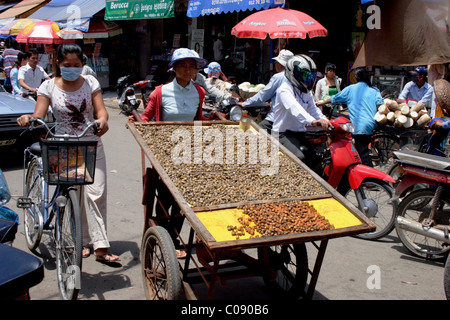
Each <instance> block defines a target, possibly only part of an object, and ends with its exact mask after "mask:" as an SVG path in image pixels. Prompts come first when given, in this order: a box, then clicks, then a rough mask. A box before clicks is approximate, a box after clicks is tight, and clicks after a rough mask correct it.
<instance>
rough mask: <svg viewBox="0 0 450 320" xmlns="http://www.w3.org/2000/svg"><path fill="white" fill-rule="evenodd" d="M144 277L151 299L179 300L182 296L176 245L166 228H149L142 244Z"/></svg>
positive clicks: (145, 287)
mask: <svg viewBox="0 0 450 320" xmlns="http://www.w3.org/2000/svg"><path fill="white" fill-rule="evenodd" d="M141 265H142V279H143V281H144V290H145V296H146V297H147V299H149V300H177V299H179V298H180V297H181V293H182V289H181V277H180V268H179V265H178V259H177V256H176V253H175V246H174V244H173V241H172V239H171V238H170V236H169V233H168V232H167V230H166V229H164V228H163V227H160V226H156V227H151V228H150V229H148V230H147V231H146V232H145V234H144V237H143V239H142V246H141Z"/></svg>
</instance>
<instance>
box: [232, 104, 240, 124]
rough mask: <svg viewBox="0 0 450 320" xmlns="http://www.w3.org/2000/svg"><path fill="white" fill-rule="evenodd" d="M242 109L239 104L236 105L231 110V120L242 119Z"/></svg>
mask: <svg viewBox="0 0 450 320" xmlns="http://www.w3.org/2000/svg"><path fill="white" fill-rule="evenodd" d="M242 115H243V112H242V109H241V107H239V106H235V107H233V108H231V110H230V120H231V121H241V119H242Z"/></svg>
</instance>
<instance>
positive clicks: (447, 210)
mask: <svg viewBox="0 0 450 320" xmlns="http://www.w3.org/2000/svg"><path fill="white" fill-rule="evenodd" d="M434 194H435V190H433V189H421V190H416V191H412V192H411V193H409V194H408V195H407V196H406V197H405V198H404V199H403V200H402V201H401V202H400V205H399V206H398V208H397V215H398V216H399V217H404V218H406V219H410V220H412V221H416V222H419V223H422V222H425V221H426V220H425V219H429V215H430V212H431V200H432V199H433V196H434ZM417 203H420V204H421V205H417ZM449 217H450V196H448V195H444V194H442V196H441V199H440V201H439V207H438V210H437V211H436V213H435V217H434V219H433V221H432V225H433V226H437V227H439V226H441V227H447V228H448V227H449ZM395 229H396V231H397V235H398V237H399V238H400V241H401V242H402V243H403V245H404V246H405V247H406V248H407V249H408V250H409V251H411V252H412V253H413V254H414V255H416V256H419V257H422V258H426V259H431V260H437V259H441V258H443V257H444V256H445V255H446V254H447V253H448V252H449V250H450V246H449V245H446V244H445V243H444V242H442V241H439V240H435V239H432V238H430V237H427V236H423V235H419V234H417V233H415V232H412V231H407V230H405V229H402V228H400V227H398V226H396V228H395Z"/></svg>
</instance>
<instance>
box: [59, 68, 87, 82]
mask: <svg viewBox="0 0 450 320" xmlns="http://www.w3.org/2000/svg"><path fill="white" fill-rule="evenodd" d="M82 71H83V68H72V67H62V68H61V76H62V77H63V79H64V80H67V81H76V80H77V79H78V78H79V77H80V75H81V72H82Z"/></svg>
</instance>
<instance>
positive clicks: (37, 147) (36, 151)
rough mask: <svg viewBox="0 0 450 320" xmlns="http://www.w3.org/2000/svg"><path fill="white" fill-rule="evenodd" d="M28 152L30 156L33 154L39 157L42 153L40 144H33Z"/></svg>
mask: <svg viewBox="0 0 450 320" xmlns="http://www.w3.org/2000/svg"><path fill="white" fill-rule="evenodd" d="M30 152H31V153H32V154H34V155H36V156H38V157H40V156H41V152H42V149H41V145H40V143H39V142H35V143H33V144H32V145H31V146H30Z"/></svg>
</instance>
